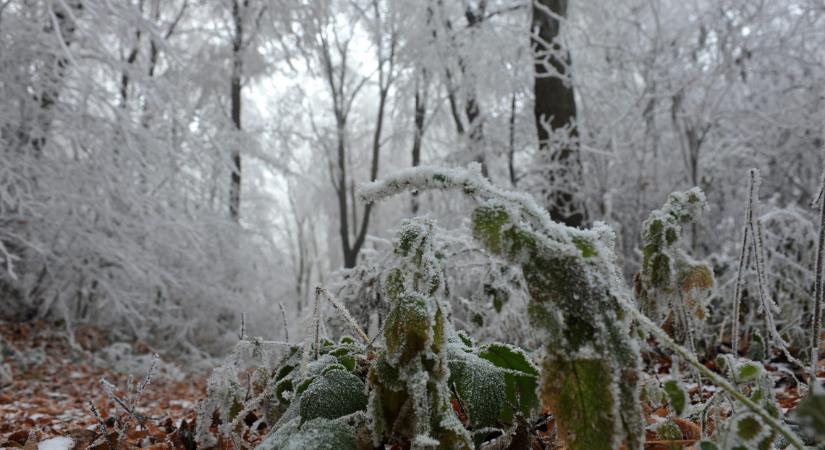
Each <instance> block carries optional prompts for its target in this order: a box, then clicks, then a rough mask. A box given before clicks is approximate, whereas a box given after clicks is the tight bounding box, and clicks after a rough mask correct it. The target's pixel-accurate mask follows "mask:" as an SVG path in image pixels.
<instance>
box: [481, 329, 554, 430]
mask: <svg viewBox="0 0 825 450" xmlns="http://www.w3.org/2000/svg"><path fill="white" fill-rule="evenodd" d="M478 356H480V357H481V358H483V359H486V360H487V361H490V362H491V363H493V365H495V366H496V367H499V368H501V369H504V371H503V372H504V382H505V384H506V387H505V393H506V402H505V404H504V407H503V408H502V410H501V416H500V417H499V418H500V419H501V421H502V422H505V423H512V421H513V412H514V411H513V408H514V407H518V408H519V411H520V412H521V414H522V415H524V416H526V417H529V416H530V413H531V411H533V410H534V409H536V408H538V407H539V400H538V397H536V388H537V386H538V375H539V371H538V369H537V368H536V367H535V366H534V365H533V363H532V362H530V358H529V357H528V356H527V354H526V353H525V352H524V350H521V349H519V348H517V347H513V346H510V345H506V344H488V345H485V346H483V347H482V348H480V349H479V351H478Z"/></svg>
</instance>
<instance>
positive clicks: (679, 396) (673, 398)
mask: <svg viewBox="0 0 825 450" xmlns="http://www.w3.org/2000/svg"><path fill="white" fill-rule="evenodd" d="M663 388H664V391H665V393H666V394H667V398H668V400H669V403H670V407H671V408H673V411H675V412H676V414H678V415H680V416H681V415H682V413H683V412H685V408H686V407H687V403H688V396H687V393H686V392H685V390H684V389H683V388H682V385H681V384H680V383H679V381H677V380H667V381H665V383H664V386H663Z"/></svg>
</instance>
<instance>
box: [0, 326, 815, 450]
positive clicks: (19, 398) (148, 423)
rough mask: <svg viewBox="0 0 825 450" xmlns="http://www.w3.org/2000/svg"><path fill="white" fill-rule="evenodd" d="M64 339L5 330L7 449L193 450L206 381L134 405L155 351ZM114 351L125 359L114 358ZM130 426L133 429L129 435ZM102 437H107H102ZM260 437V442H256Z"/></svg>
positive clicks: (658, 446) (787, 384) (545, 421)
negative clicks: (109, 388) (108, 389)
mask: <svg viewBox="0 0 825 450" xmlns="http://www.w3.org/2000/svg"><path fill="white" fill-rule="evenodd" d="M66 336H67V335H66V333H65V330H64V329H56V328H55V327H54V326H46V325H44V324H11V323H3V322H0V356H1V357H2V361H0V449H2V448H23V449H26V450H41V449H45V450H52V449H54V450H70V449H86V448H88V449H92V450H106V449H108V448H151V449H156V450H161V449H185V450H194V449H195V448H196V446H195V443H194V426H195V416H196V413H195V408H196V406H197V403H198V401H199V400H201V399H203V398H204V397H205V395H206V387H205V386H206V378H205V375H201V376H193V375H191V374H185V373H184V372H183V371H180V370H179V369H178V368H177V367H176V366H174V365H172V364H168V363H163V362H161V363H160V364H159V365H158V367H157V369H156V370H155V371H154V372H153V373H154V375H153V377H152V379H151V381H150V383H149V385H148V386H147V387H146V388H145V389H144V390H143V392H142V395H141V396H140V400H139V401H135V402H130V401H129V399H130V398H131V399H134V394H132V395H131V396H130V395H129V394H128V392H127V391H128V387H127V386H128V385H129V375H128V374H127V373H132V376H133V383H134V385H137V384H140V383H142V382H143V381H144V377H145V374H146V372H147V371H148V367H149V366H150V365H151V360H152V357H151V355H150V352H149V349H148V348H145V347H144V346H141V345H140V344H135V343H132V344H128V345H127V344H124V343H120V344H116V345H112V343H111V342H108V341H107V340H106V338H105V337H104V336H105V333H103V332H102V331H100V330H96V329H92V328H81V329H78V330H76V332H75V341H76V342H75V345H69V343H68V341H67V339H66ZM124 347H127V350H125V351H124V350H123V348H124ZM113 348H115V349H119V351H117V352H116V351H112V350H111V349H113ZM100 349H105V350H104V351H101V350H100ZM127 353H128V354H127ZM644 360H645V366H646V370H647V372H648V373H653V372H655V373H660V374H666V373H667V372H668V371H669V366H670V363H671V362H670V359H669V358H668V357H667V356H666V355H663V354H660V353H658V352H654V353H646V354H645V355H644ZM135 361H137V362H138V363H134V362H135ZM128 363H133V364H132V365H131V366H130V365H129V364H128ZM708 365H709V366H712V365H713V363H712V362H709V363H708ZM124 367H125V369H124ZM767 368H768V370H771V371H775V374H776V375H777V378H778V379H779V382H778V383H777V390H776V394H777V400H778V402H779V404H780V406H781V407H782V409H783V410H784V411H788V410H790V409H793V408H794V407H795V405H796V403H797V402H798V401H799V395H798V393H797V391H796V388H795V387H794V383H792V380H791V379H790V377H789V376H787V375H785V374H783V373H782V371H778V369H779V367H778V366H772V365H770V364H769V365H767ZM822 375H823V376H825V373H823V374H822ZM102 379H106V380H107V381H108V382H109V383H111V385H113V386H115V387H116V388H117V390H116V391H114V395H113V396H112V395H108V394H107V392H106V389H105V388H104V385H103V384H102V382H101V380H102ZM695 390H696V389H695V386H694V388H693V391H695ZM711 391H712V388H711V387H708V386H705V388H704V390H703V395H704V396H705V397H707V396H709V395H711ZM132 392H134V390H132ZM694 393H695V392H694ZM115 397H117V398H115ZM118 402H122V403H123V404H122V405H119V404H118ZM132 403H134V404H135V405H136V408H135V410H134V411H133V412H134V414H132V417H130V414H129V412H128V411H127V410H128V407H129V405H130V404H132ZM92 405H93V406H94V410H96V411H97V414H96V413H95V412H93V411H92ZM459 414H460V413H459ZM666 415H668V411H667V410H666V409H665V408H658V409H651V408H649V407H648V406H647V405H645V419H646V421H647V423H648V425H654V424H656V423H657V422H659V421H661V420H662V418H663V417H664V416H666ZM253 421H254V420H253ZM674 421H675V423H676V424H677V425H678V426H679V428H680V429H681V431H682V435H683V437H684V439H683V440H681V441H679V442H673V441H661V440H658V439H657V436H656V433H655V432H654V431H652V430H651V431H649V432H648V436H647V443H646V445H645V449H646V450H666V449H670V448H683V449H686V450H690V449H692V448H693V447H692V446H691V444H692V443H693V442H695V441H696V440H698V439H699V438H700V426H699V424H698V423H695V422H691V421H689V420H684V419H679V418H675V419H674ZM539 422H540V424H534V425H535V426H534V427H533V430H532V434H533V436H534V437H535V438H537V439H536V440H537V441H539V442H541V447H542V448H544V449H558V448H561V446H560V444H559V442H558V440H557V439H556V433H555V430H554V423H553V420H552V416H551V415H550V414H548V413H547V412H546V411H545V414H544V415H543V418H542V420H540V421H539ZM126 423H128V424H129V427H128V428H126V432H123V430H124V424H126ZM711 426H712V424H711ZM103 428H105V429H106V437H103V436H104V433H102V432H101V430H102V429H103ZM264 434H265V433H264ZM254 435H255V436H256V438H257V439H259V438H260V437H259V436H258V435H257V433H254ZM66 438H70V439H71V441H69V440H68V439H66ZM249 444H253V443H252V442H250V443H249ZM674 444H676V447H674ZM220 448H231V445H228V444H227V445H220Z"/></svg>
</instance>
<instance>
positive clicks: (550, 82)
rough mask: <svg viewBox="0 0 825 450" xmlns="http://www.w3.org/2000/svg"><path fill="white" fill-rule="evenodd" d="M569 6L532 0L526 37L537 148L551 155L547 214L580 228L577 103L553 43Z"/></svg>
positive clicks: (566, 61)
mask: <svg viewBox="0 0 825 450" xmlns="http://www.w3.org/2000/svg"><path fill="white" fill-rule="evenodd" d="M567 3H568V1H567V0H536V1H535V3H533V20H532V34H531V37H530V39H531V44H532V48H533V56H534V58H535V63H534V70H535V72H534V75H535V85H534V93H535V109H534V114H535V120H536V129H537V131H538V139H539V148H540V150H541V151H544V152H549V155H546V156H547V159H546V160H548V161H549V162H550V163H551V167H552V169H551V170H549V171H548V173H547V175H546V176H547V178H548V186H549V187H548V192H543V194H544V196H545V202H546V203H545V205H546V207H547V210H548V211H549V212H550V216H551V217H552V218H553V220H555V221H558V222H563V223H565V224H567V225H569V226H572V227H580V226H582V225H584V224H585V220H586V211H585V208H584V204H583V202H582V199H581V198H580V195H579V190H580V189H581V186H582V182H583V178H582V166H581V160H580V159H579V152H578V142H577V141H578V136H579V133H578V130H577V129H576V101H575V98H574V93H573V86H572V85H571V84H570V83H569V82H568V81H567V80H565V78H566V75H567V71H568V68H569V67H570V54H569V53H567V52H566V51H564V52H559V51H558V50H559V49H560V46H559V44H558V43H557V42H556V41H557V38H558V36H559V30H560V28H561V22H560V20H559V18H564V17H566V15H567ZM548 11H549V13H548ZM559 53H561V55H562V56H561V57H559V56H558V54H559ZM548 66H550V67H552V70H551V69H550V67H548ZM553 71H555V72H558V75H556V74H554V72H553ZM555 132H566V133H568V136H569V139H563V140H561V142H560V143H554V142H553V141H554V139H552V138H553V136H552V134H553V133H555Z"/></svg>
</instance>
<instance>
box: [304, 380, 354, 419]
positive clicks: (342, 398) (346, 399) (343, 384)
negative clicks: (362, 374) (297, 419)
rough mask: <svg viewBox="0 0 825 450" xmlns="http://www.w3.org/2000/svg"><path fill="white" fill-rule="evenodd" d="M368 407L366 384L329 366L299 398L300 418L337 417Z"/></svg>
mask: <svg viewBox="0 0 825 450" xmlns="http://www.w3.org/2000/svg"><path fill="white" fill-rule="evenodd" d="M366 408H367V394H366V385H365V384H364V382H363V381H361V380H360V379H359V378H358V377H357V376H355V375H353V374H351V373H349V372H347V371H346V369H345V368H343V367H341V366H337V367H336V366H330V367H328V368H327V370H326V371H325V372H324V373H323V374H322V375H320V376H318V377H316V378H315V379H314V380H313V381H312V383H311V384H310V385H309V387H308V388H307V389H306V390H305V391H304V392H303V394H302V395H301V408H300V414H301V419H302V420H304V421H306V420H312V419H315V418H317V417H323V418H325V419H337V418H338V417H342V416H346V415H348V414H352V413H354V412H356V411H362V410H365V409H366Z"/></svg>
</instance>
